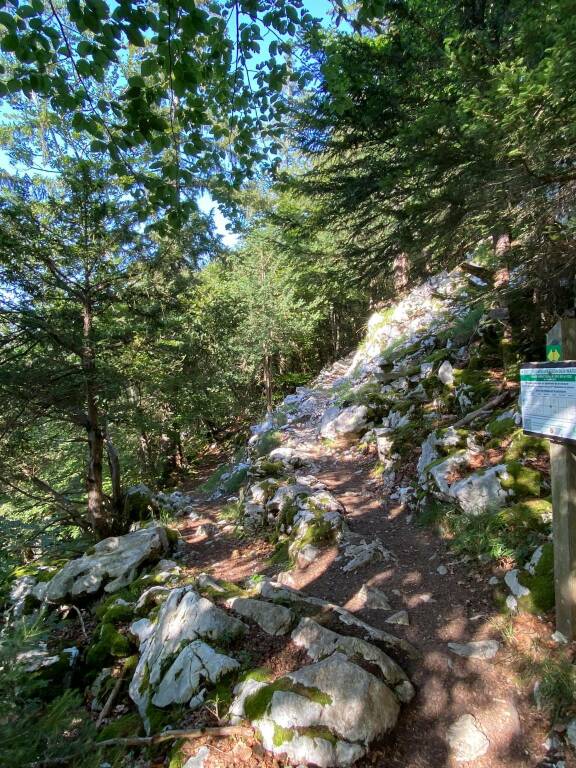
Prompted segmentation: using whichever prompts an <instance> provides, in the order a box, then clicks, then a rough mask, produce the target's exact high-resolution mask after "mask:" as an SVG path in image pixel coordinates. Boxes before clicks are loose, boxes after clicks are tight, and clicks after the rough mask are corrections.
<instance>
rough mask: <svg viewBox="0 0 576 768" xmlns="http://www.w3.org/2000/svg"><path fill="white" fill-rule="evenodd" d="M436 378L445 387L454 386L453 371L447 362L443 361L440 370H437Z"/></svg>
mask: <svg viewBox="0 0 576 768" xmlns="http://www.w3.org/2000/svg"><path fill="white" fill-rule="evenodd" d="M438 378H439V379H440V381H441V382H442V384H444V385H445V386H447V387H451V386H452V385H453V384H454V369H453V368H452V363H450V361H449V360H444V362H443V363H442V365H441V366H440V368H438Z"/></svg>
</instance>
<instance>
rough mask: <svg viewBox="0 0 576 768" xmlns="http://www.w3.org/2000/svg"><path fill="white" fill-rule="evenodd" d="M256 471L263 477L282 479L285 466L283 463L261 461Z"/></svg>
mask: <svg viewBox="0 0 576 768" xmlns="http://www.w3.org/2000/svg"><path fill="white" fill-rule="evenodd" d="M256 469H257V472H258V474H259V475H260V476H261V477H282V475H283V474H284V473H285V469H284V464H283V463H282V462H281V461H260V462H258V465H257V467H256Z"/></svg>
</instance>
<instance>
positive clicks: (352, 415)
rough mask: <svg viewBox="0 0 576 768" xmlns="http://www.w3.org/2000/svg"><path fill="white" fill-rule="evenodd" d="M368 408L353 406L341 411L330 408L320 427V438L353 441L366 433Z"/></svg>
mask: <svg viewBox="0 0 576 768" xmlns="http://www.w3.org/2000/svg"><path fill="white" fill-rule="evenodd" d="M367 426H368V408H367V407H366V406H365V405H351V406H349V407H348V408H344V409H343V410H340V409H339V408H336V407H333V408H328V410H327V411H326V413H325V414H324V418H323V419H322V423H321V425H320V437H323V438H326V439H329V440H344V441H347V440H353V439H354V438H356V437H358V436H359V435H361V434H362V432H365V431H366V428H367Z"/></svg>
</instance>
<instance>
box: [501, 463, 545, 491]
mask: <svg viewBox="0 0 576 768" xmlns="http://www.w3.org/2000/svg"><path fill="white" fill-rule="evenodd" d="M506 471H507V473H508V476H507V477H502V476H501V477H500V485H501V486H502V488H504V489H505V490H507V491H513V492H514V495H515V496H516V497H517V498H519V499H525V498H530V497H532V496H539V495H540V487H541V483H542V477H541V475H540V472H538V470H536V469H530V467H525V466H524V465H523V464H520V462H518V461H511V462H509V463H508V464H506Z"/></svg>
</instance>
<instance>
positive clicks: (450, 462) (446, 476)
mask: <svg viewBox="0 0 576 768" xmlns="http://www.w3.org/2000/svg"><path fill="white" fill-rule="evenodd" d="M468 458H469V456H468V452H467V451H457V452H456V453H453V454H452V455H451V456H447V457H446V458H445V459H444V460H443V461H439V462H438V463H437V464H433V465H432V466H431V467H429V468H428V474H429V475H430V477H431V478H432V480H433V481H434V483H435V485H436V488H437V489H438V491H439V492H440V493H441V494H443V495H444V496H452V495H453V494H452V492H451V491H452V488H453V487H454V485H457V483H455V484H454V485H451V484H450V476H451V475H452V474H453V473H454V471H455V470H458V469H460V468H461V467H466V466H467V464H468ZM467 480H469V478H466V481H467Z"/></svg>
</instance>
